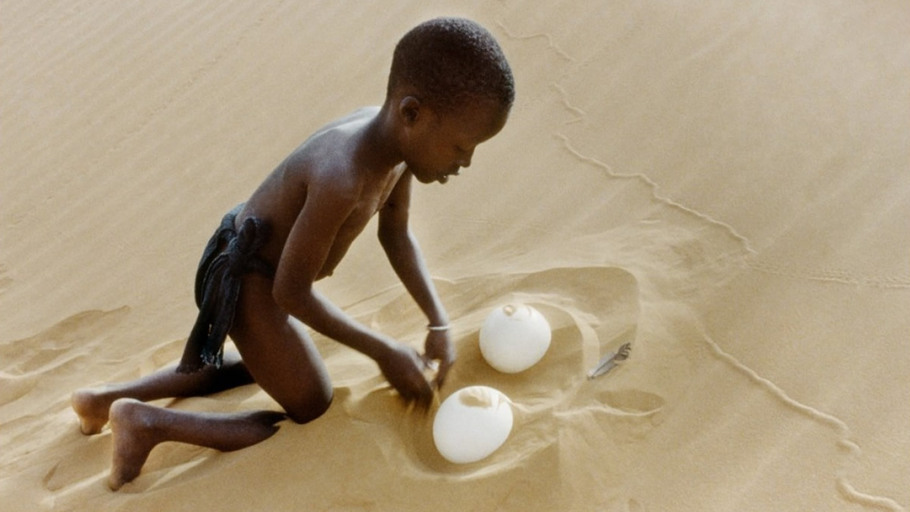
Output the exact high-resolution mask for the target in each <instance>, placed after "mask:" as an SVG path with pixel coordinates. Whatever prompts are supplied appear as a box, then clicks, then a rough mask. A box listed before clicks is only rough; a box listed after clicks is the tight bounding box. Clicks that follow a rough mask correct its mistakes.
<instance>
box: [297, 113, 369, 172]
mask: <svg viewBox="0 0 910 512" xmlns="http://www.w3.org/2000/svg"><path fill="white" fill-rule="evenodd" d="M377 112H378V108H373V107H365V108H361V109H358V110H356V111H354V112H352V113H350V114H348V115H346V116H343V117H341V118H338V119H336V120H334V121H332V122H330V123H328V124H326V125H324V126H322V127H321V128H319V129H318V130H317V131H315V132H314V133H313V134H312V135H310V136H309V137H308V138H307V139H306V140H305V141H304V142H303V143H302V144H301V145H300V146H298V147H297V149H295V150H294V151H293V152H292V153H291V154H290V155H289V156H288V158H287V159H286V160H285V162H284V165H283V166H282V167H283V168H284V169H283V171H284V174H285V177H286V178H287V177H288V176H287V174H288V173H290V174H292V175H296V176H298V177H299V178H302V179H304V180H305V181H306V182H307V183H308V184H311V185H313V184H316V183H317V182H318V183H333V184H335V185H336V186H340V185H343V184H344V183H345V182H346V181H349V180H345V179H344V177H345V176H351V177H353V176H352V173H349V172H348V171H349V170H351V168H352V166H353V156H354V153H355V151H356V149H357V147H356V146H357V134H358V132H359V130H360V129H362V128H363V126H364V125H365V124H366V123H367V122H368V121H369V120H370V119H372V118H373V117H374V116H375V115H376V113H377Z"/></svg>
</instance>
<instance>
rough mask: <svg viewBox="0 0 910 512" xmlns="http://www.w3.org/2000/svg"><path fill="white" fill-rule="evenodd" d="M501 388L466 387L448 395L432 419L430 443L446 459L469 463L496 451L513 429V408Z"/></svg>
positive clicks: (456, 462) (458, 462) (453, 461)
mask: <svg viewBox="0 0 910 512" xmlns="http://www.w3.org/2000/svg"><path fill="white" fill-rule="evenodd" d="M510 403H511V402H510V401H509V398H508V397H507V396H506V395H504V394H503V393H502V392H501V391H499V390H496V389H494V388H491V387H488V386H468V387H466V388H462V389H459V390H458V391H456V392H455V393H452V394H451V395H449V397H448V398H446V399H445V400H444V401H443V402H442V405H440V406H439V410H438V411H437V412H436V417H435V418H434V419H433V442H434V443H435V444H436V449H437V450H439V453H440V454H441V455H442V456H443V457H444V458H445V459H446V460H448V461H449V462H452V463H455V464H468V463H471V462H477V461H479V460H482V459H484V458H486V457H488V456H489V455H490V454H492V453H493V452H495V451H496V450H497V449H498V448H499V447H500V446H502V445H503V443H505V442H506V439H507V438H508V437H509V433H510V432H511V431H512V420H513V418H512V407H511V405H510Z"/></svg>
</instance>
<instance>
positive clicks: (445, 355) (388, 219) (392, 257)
mask: <svg viewBox="0 0 910 512" xmlns="http://www.w3.org/2000/svg"><path fill="white" fill-rule="evenodd" d="M411 181H412V180H411V174H410V172H408V171H405V173H404V174H403V175H402V176H401V178H400V179H399V180H398V183H397V184H396V185H395V188H394V189H393V190H392V193H391V194H390V195H389V198H388V200H387V201H386V204H385V205H383V207H382V209H380V211H379V241H380V243H381V244H382V248H383V249H384V250H385V253H386V255H387V256H388V258H389V262H390V263H391V264H392V268H393V269H394V270H395V273H396V274H397V275H398V278H399V279H401V282H402V284H404V287H405V289H407V290H408V293H410V294H411V296H412V297H413V298H414V301H415V302H416V303H417V305H418V306H419V307H420V309H421V310H422V311H423V312H424V314H425V315H426V316H427V320H428V322H429V325H430V326H437V327H446V326H448V324H449V317H448V314H447V313H446V310H445V307H444V306H443V305H442V301H440V300H439V295H438V294H437V293H436V287H435V286H434V285H433V280H432V279H431V278H430V274H429V272H428V271H427V268H426V264H425V263H424V260H423V256H422V255H421V252H420V247H419V246H418V244H417V240H416V239H415V238H414V236H413V235H412V234H411V231H410V229H409V228H408V209H409V207H410V200H411ZM424 349H425V354H424V357H425V358H426V359H427V360H428V361H432V360H436V361H438V362H439V371H438V373H437V375H436V382H435V384H436V385H437V386H441V385H442V382H443V380H444V379H445V376H446V374H447V373H448V371H449V368H450V367H451V366H452V364H453V363H454V362H455V350H454V349H453V347H452V339H451V335H450V334H449V331H448V329H441V330H429V331H428V332H427V337H426V342H425V346H424Z"/></svg>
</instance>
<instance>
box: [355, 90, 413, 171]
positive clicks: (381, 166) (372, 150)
mask: <svg viewBox="0 0 910 512" xmlns="http://www.w3.org/2000/svg"><path fill="white" fill-rule="evenodd" d="M393 115H394V112H391V111H390V110H389V109H388V108H387V107H386V105H383V106H382V108H380V109H379V112H377V113H376V115H375V116H374V117H373V118H372V119H370V120H369V121H368V122H367V124H366V126H365V127H364V129H363V134H362V139H361V140H362V143H361V151H362V153H361V158H362V161H363V163H364V165H366V166H367V167H368V168H370V169H375V170H376V171H378V172H391V171H392V170H393V169H394V168H395V167H397V166H398V165H399V164H401V163H402V162H403V161H404V157H403V156H402V154H401V150H400V149H399V147H398V135H397V132H396V129H395V122H394V119H393Z"/></svg>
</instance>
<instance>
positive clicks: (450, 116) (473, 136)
mask: <svg viewBox="0 0 910 512" xmlns="http://www.w3.org/2000/svg"><path fill="white" fill-rule="evenodd" d="M508 114H509V113H508V110H505V109H503V108H502V107H500V106H499V105H497V104H495V103H494V102H488V101H480V102H476V103H474V104H471V105H466V106H464V107H461V108H457V109H455V110H453V111H452V112H446V113H437V112H436V111H434V110H432V109H430V108H428V107H426V106H422V107H421V110H420V112H419V114H418V117H417V119H416V120H415V121H414V122H413V124H412V125H411V126H410V130H409V137H408V147H407V148H406V150H405V163H406V164H407V166H408V169H409V170H410V171H411V173H412V174H413V175H414V177H415V178H417V180H418V181H420V182H421V183H432V182H434V181H436V182H439V183H445V182H446V181H448V179H449V176H451V175H454V174H458V171H459V170H460V169H461V168H462V167H468V166H470V165H471V157H472V156H473V155H474V148H475V147H477V145H478V144H480V143H481V142H484V141H487V140H489V139H490V138H492V137H493V136H494V135H496V134H497V133H499V131H500V130H502V127H503V126H505V124H506V119H507V118H508Z"/></svg>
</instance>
